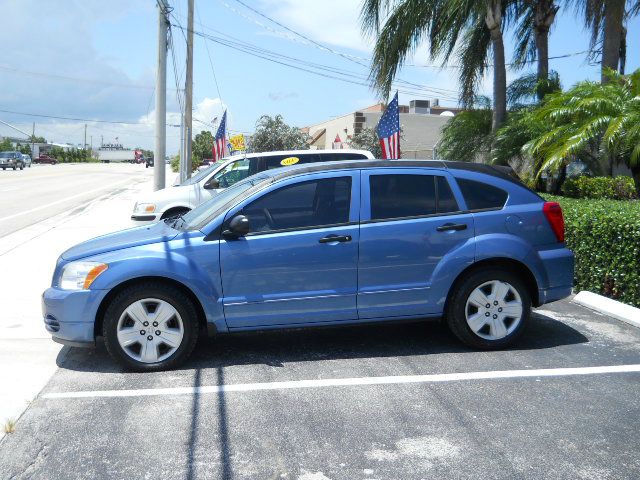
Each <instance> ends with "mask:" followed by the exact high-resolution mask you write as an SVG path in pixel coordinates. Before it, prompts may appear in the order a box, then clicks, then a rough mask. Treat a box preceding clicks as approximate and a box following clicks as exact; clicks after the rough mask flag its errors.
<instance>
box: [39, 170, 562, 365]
mask: <svg viewBox="0 0 640 480" xmlns="http://www.w3.org/2000/svg"><path fill="white" fill-rule="evenodd" d="M573 271H574V256H573V253H572V252H571V251H570V250H569V249H567V248H566V245H565V243H564V220H563V215H562V209H561V208H560V205H559V204H557V203H555V202H547V201H545V200H544V199H543V198H541V197H540V196H539V195H537V194H536V193H535V192H533V191H531V190H529V189H528V188H527V187H526V186H524V185H523V184H522V183H520V182H518V181H517V180H514V179H513V178H512V177H510V176H508V175H506V174H504V173H503V172H502V171H501V170H499V169H496V168H493V167H491V166H489V165H482V164H475V163H467V162H442V161H415V160H412V161H406V160H397V161H396V160H393V161H387V160H375V161H366V160H365V161H353V162H350V161H342V162H330V163H317V164H311V165H297V166H294V167H291V168H288V169H273V170H269V171H266V172H262V173H258V174H256V175H253V176H251V177H249V178H247V179H246V180H243V181H240V182H238V183H236V184H235V185H234V186H232V187H231V188H228V189H227V190H225V191H223V192H221V193H220V194H218V195H216V196H214V197H213V198H211V199H210V200H209V201H207V202H205V203H203V204H202V205H200V206H199V207H197V208H195V209H194V210H193V211H191V212H189V213H187V214H186V215H184V217H181V218H176V219H173V220H167V221H165V222H158V223H156V224H154V225H151V226H144V227H139V228H135V229H129V230H125V231H122V232H117V233H113V234H110V235H105V236H102V237H98V238H96V239H93V240H89V241H87V242H84V243H81V244H79V245H76V246H75V247H72V248H71V249H69V250H67V251H66V252H64V253H63V254H62V255H61V256H60V258H59V259H58V261H57V263H56V266H55V271H54V274H53V280H52V285H51V288H49V289H47V290H46V291H45V292H44V294H43V297H42V298H43V300H42V302H43V303H42V307H43V316H44V323H45V327H46V329H47V330H48V331H49V332H50V333H51V335H52V337H53V339H54V340H55V341H58V342H60V343H66V344H69V345H74V346H82V345H84V346H93V345H95V342H96V338H97V337H98V336H101V337H103V338H104V342H105V345H106V348H107V351H108V352H109V353H110V354H111V356H112V357H113V358H114V359H115V360H116V361H117V362H119V363H120V364H121V365H123V366H124V367H125V368H127V369H131V370H138V371H155V370H163V369H167V368H172V367H176V366H177V365H179V364H180V363H181V362H183V361H184V360H185V359H186V358H187V357H188V356H189V355H190V354H191V352H192V351H193V349H194V347H195V345H196V342H197V341H198V338H199V337H202V336H204V335H207V334H210V335H215V334H227V333H233V332H242V331H251V330H266V329H283V328H300V327H314V326H327V325H333V326H338V325H354V324H358V323H376V322H394V321H395V322H402V321H406V320H409V319H413V320H415V321H423V320H425V319H433V320H435V319H441V318H442V319H444V322H445V324H446V325H447V326H448V327H449V329H450V330H451V331H452V332H453V334H455V336H456V337H458V339H459V340H461V341H462V342H463V343H465V344H466V345H469V346H470V347H472V348H475V349H482V350H495V349H502V348H506V347H508V346H510V345H513V344H514V342H516V341H517V340H518V338H520V337H521V336H522V335H523V334H524V332H525V329H526V327H527V324H528V323H530V316H531V307H532V306H536V307H537V306H540V305H544V304H546V303H549V302H553V301H556V300H559V299H562V298H565V297H567V296H569V295H570V294H571V288H572V285H573ZM536 323H538V325H535V324H534V325H532V326H536V327H538V326H540V336H541V338H542V337H544V336H545V335H546V332H545V329H544V326H543V325H539V322H536ZM529 337H530V338H532V339H530V342H533V343H535V342H536V340H535V337H536V333H535V331H533V329H531V330H529ZM504 358H506V357H504Z"/></svg>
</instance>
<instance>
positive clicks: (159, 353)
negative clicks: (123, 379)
mask: <svg viewBox="0 0 640 480" xmlns="http://www.w3.org/2000/svg"><path fill="white" fill-rule="evenodd" d="M116 334H117V338H118V343H119V344H120V347H121V348H122V350H123V351H124V352H125V353H126V354H127V355H128V356H129V357H131V358H132V359H134V360H136V361H138V362H142V363H156V362H161V361H163V360H166V359H167V358H169V357H170V356H171V355H173V354H174V353H175V352H176V350H177V349H178V348H179V347H180V345H181V344H182V339H183V337H184V324H183V322H182V318H181V317H180V314H179V313H178V311H177V310H176V309H175V307H173V305H171V304H170V303H168V302H165V301H164V300H160V299H157V298H144V299H141V300H138V301H136V302H134V303H132V304H131V305H129V306H128V307H127V308H126V309H125V310H124V312H122V315H120V318H119V320H118V326H117V331H116Z"/></svg>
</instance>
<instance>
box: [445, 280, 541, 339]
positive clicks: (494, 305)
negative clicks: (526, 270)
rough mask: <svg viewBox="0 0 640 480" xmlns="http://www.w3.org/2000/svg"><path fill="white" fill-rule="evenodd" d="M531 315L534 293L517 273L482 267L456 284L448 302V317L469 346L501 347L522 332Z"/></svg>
mask: <svg viewBox="0 0 640 480" xmlns="http://www.w3.org/2000/svg"><path fill="white" fill-rule="evenodd" d="M530 315H531V295H530V293H529V291H528V289H527V288H526V286H525V284H524V282H523V281H522V280H521V279H520V278H519V277H518V276H517V275H515V274H514V273H512V272H510V271H506V270H496V269H482V270H478V271H476V272H473V273H471V274H470V275H469V276H468V277H467V278H465V279H464V280H463V281H462V282H460V283H459V284H457V285H456V287H455V290H454V291H453V292H452V294H451V296H450V298H449V301H448V304H447V311H446V320H447V324H448V325H449V328H450V329H451V331H452V332H453V333H454V334H455V335H456V336H457V337H458V338H459V339H460V340H461V341H462V342H464V343H466V344H467V345H469V346H472V347H475V348H483V349H499V348H504V347H507V346H508V345H510V344H512V343H513V342H514V341H515V340H516V339H517V338H518V337H519V336H520V335H521V334H522V332H523V331H524V328H525V326H526V324H527V323H528V321H529V317H530Z"/></svg>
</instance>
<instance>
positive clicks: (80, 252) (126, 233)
mask: <svg viewBox="0 0 640 480" xmlns="http://www.w3.org/2000/svg"><path fill="white" fill-rule="evenodd" d="M178 233H179V232H178V231H177V230H174V229H173V228H171V227H170V226H169V225H167V224H166V223H164V222H158V223H154V224H151V225H146V226H143V227H136V228H130V229H128V230H122V231H120V232H114V233H109V234H107V235H102V236H101V237H97V238H93V239H91V240H87V241H86V242H82V243H79V244H78V245H76V246H74V247H71V248H70V249H69V250H67V251H66V252H64V253H63V254H62V255H61V257H62V258H63V259H64V260H67V261H71V260H78V259H81V258H86V257H91V256H93V255H98V254H100V253H106V252H112V251H114V250H121V249H123V248H129V247H137V246H140V245H148V244H151V243H159V242H168V241H169V240H173V239H174V238H175V237H176V236H177V235H178Z"/></svg>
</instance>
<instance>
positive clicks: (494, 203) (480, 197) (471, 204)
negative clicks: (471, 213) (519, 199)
mask: <svg viewBox="0 0 640 480" xmlns="http://www.w3.org/2000/svg"><path fill="white" fill-rule="evenodd" d="M457 182H458V186H459V187H460V190H461V191H462V196H463V197H464V200H465V202H466V203H467V208H468V209H469V210H487V209H500V208H502V207H504V204H505V203H506V202H507V197H508V196H509V194H508V193H507V192H505V191H504V190H502V189H501V188H497V187H494V186H493V185H489V184H487V183H484V182H477V181H475V180H467V179H462V178H458V179H457Z"/></svg>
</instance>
